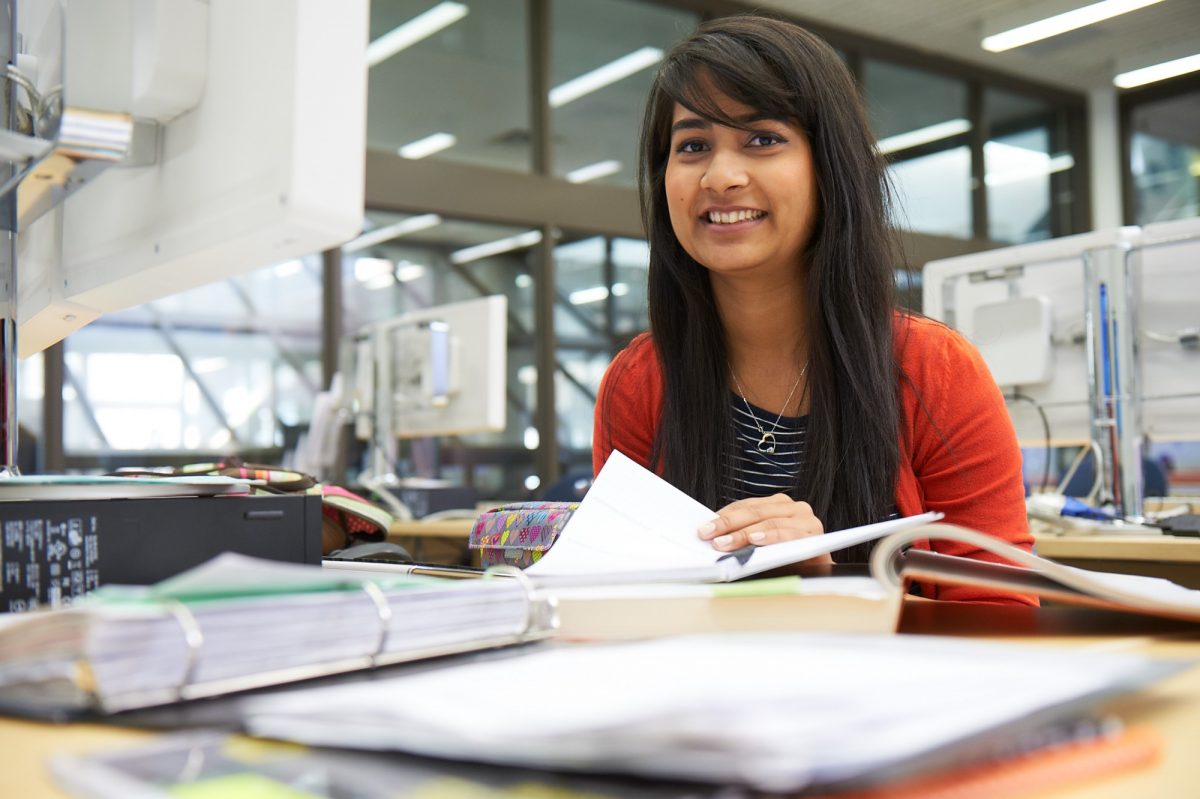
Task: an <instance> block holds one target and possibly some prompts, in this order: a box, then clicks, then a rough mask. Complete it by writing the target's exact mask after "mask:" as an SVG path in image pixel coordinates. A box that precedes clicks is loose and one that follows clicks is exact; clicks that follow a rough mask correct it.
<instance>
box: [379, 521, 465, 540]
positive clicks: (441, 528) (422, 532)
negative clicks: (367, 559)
mask: <svg viewBox="0 0 1200 799" xmlns="http://www.w3.org/2000/svg"><path fill="white" fill-rule="evenodd" d="M474 524H475V520H474V519H442V520H441V521H433V522H423V521H419V520H417V521H411V522H392V525H391V526H390V527H388V538H403V537H413V538H454V539H458V540H460V541H462V542H463V543H464V544H465V543H467V538H468V537H469V536H470V535H471V527H472V525H474Z"/></svg>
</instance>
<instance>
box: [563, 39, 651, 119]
mask: <svg viewBox="0 0 1200 799" xmlns="http://www.w3.org/2000/svg"><path fill="white" fill-rule="evenodd" d="M662 59H663V51H662V50H659V49H658V48H657V47H643V48H641V49H640V50H634V51H633V52H632V53H630V54H629V55H624V56H621V57H620V58H618V59H617V60H616V61H613V62H611V63H608V64H605V65H604V66H602V67H597V68H596V69H593V70H592V71H591V72H587V73H584V74H583V75H580V76H579V77H578V78H573V79H572V80H569V81H567V82H566V83H563V84H561V85H559V86H555V87H554V88H553V89H551V90H550V107H551V108H561V107H562V106H564V105H566V104H567V103H569V102H571V101H572V100H578V99H579V98H580V97H583V96H584V95H585V94H590V93H592V92H594V91H596V90H597V89H602V88H604V87H605V86H607V85H609V84H610V83H616V82H617V81H619V80H621V78H627V77H629V76H630V75H632V74H634V73H635V72H640V71H641V70H643V69H645V68H646V67H649V66H653V65H655V64H657V63H658V62H659V61H662Z"/></svg>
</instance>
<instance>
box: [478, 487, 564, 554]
mask: <svg viewBox="0 0 1200 799" xmlns="http://www.w3.org/2000/svg"><path fill="white" fill-rule="evenodd" d="M578 507H579V503H578V502H513V503H510V504H507V505H501V506H500V507H498V508H493V509H492V510H489V511H487V512H486V513H483V514H480V516H479V518H478V519H476V520H475V525H474V526H473V527H472V528H471V538H470V544H469V546H470V547H471V548H472V549H478V550H479V560H480V564H481V565H482V566H483V567H484V568H487V567H488V566H497V565H500V564H508V565H511V566H516V567H517V568H519V569H524V568H525V567H526V566H530V565H532V564H534V563H536V562H537V561H538V559H539V558H541V557H542V555H543V553H545V552H546V551H547V550H549V549H550V547H551V546H553V545H554V542H555V541H556V540H557V539H558V535H559V533H561V532H562V530H563V528H564V527H566V526H567V522H568V521H570V519H571V515H572V514H573V513H574V512H575V509H576V508H578Z"/></svg>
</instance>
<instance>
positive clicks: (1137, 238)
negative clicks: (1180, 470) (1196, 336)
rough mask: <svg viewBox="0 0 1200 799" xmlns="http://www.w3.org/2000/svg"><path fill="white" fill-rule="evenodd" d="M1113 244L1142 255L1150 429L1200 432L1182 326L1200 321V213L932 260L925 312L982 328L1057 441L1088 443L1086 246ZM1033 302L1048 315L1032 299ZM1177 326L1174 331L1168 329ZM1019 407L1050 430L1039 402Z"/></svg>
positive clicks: (992, 353) (1153, 433) (1016, 415)
mask: <svg viewBox="0 0 1200 799" xmlns="http://www.w3.org/2000/svg"><path fill="white" fill-rule="evenodd" d="M1113 247H1123V248H1128V249H1129V250H1130V257H1131V258H1132V259H1133V263H1134V265H1135V268H1134V274H1135V281H1136V285H1137V290H1138V293H1139V295H1140V298H1139V301H1138V303H1137V315H1138V327H1139V335H1138V350H1139V358H1140V361H1141V378H1140V384H1141V388H1142V391H1141V394H1142V400H1143V404H1142V415H1143V428H1144V432H1145V433H1146V434H1147V435H1149V436H1150V437H1151V438H1152V439H1155V440H1159V441H1185V440H1195V439H1198V438H1200V348H1195V347H1192V348H1187V347H1185V346H1184V345H1182V344H1181V343H1179V341H1178V338H1179V336H1178V335H1177V334H1179V333H1180V332H1184V331H1187V330H1188V329H1189V328H1190V329H1195V328H1196V327H1197V326H1198V325H1200V300H1198V299H1197V298H1200V268H1198V265H1200V220H1187V221H1185V222H1182V223H1169V224H1166V223H1165V224H1163V225H1152V226H1147V227H1146V228H1144V229H1143V228H1136V227H1125V228H1116V229H1112V230H1107V231H1097V232H1093V233H1085V234H1081V235H1078V236H1068V237H1064V238H1060V239H1052V240H1049V241H1044V242H1038V243H1035V244H1026V245H1019V246H1015V247H1006V248H1003V249H998V250H990V251H987V252H982V253H975V254H972V255H966V256H959V257H955V258H948V259H944V260H940V261H931V262H929V263H928V264H926V265H925V268H924V271H923V275H922V277H923V292H924V312H925V314H926V315H928V316H930V317H933V318H935V319H939V320H941V321H944V322H946V323H947V324H949V325H950V326H952V327H955V328H957V329H958V330H960V331H962V332H963V333H964V334H965V335H966V336H967V337H968V338H969V339H971V340H972V341H973V343H975V344H976V346H978V347H979V348H980V351H981V353H982V354H983V355H984V358H985V360H987V362H988V366H989V368H991V370H992V373H993V376H994V377H995V378H996V381H997V382H998V383H999V384H1000V385H1001V387H1002V388H1003V389H1005V393H1006V394H1009V395H1011V394H1013V393H1014V392H1019V393H1020V394H1022V395H1024V396H1026V397H1029V398H1030V399H1032V400H1033V401H1034V402H1035V403H1037V404H1038V405H1040V406H1041V408H1042V409H1043V410H1044V411H1045V413H1046V418H1047V421H1048V423H1049V426H1050V433H1051V438H1052V439H1053V441H1054V443H1056V444H1076V443H1085V442H1086V441H1088V439H1089V438H1090V431H1089V410H1088V385H1089V378H1088V368H1087V354H1086V350H1085V333H1086V327H1085V323H1084V296H1085V295H1084V292H1085V284H1084V258H1085V254H1086V253H1087V252H1088V251H1089V250H1096V249H1107V248H1113ZM1033 303H1036V304H1037V305H1038V307H1040V308H1043V309H1044V311H1043V312H1044V314H1045V319H1044V318H1043V317H1042V316H1041V315H1040V314H1038V313H1034V312H1033V311H1032V310H1031V309H1032V304H1033ZM1006 307H1007V308H1008V309H1009V310H1010V311H1011V312H1012V313H1010V314H1009V315H1008V316H1007V317H1005V315H1004V314H1003V313H1002V310H1003V309H1004V308H1006ZM1046 319H1048V321H1046ZM1005 321H1007V325H1005V324H1004V322H1005ZM1034 325H1040V327H1038V328H1036V329H1033V328H1034ZM1173 334H1174V337H1175V338H1176V341H1174V342H1173V343H1172V342H1167V341H1165V340H1163V339H1165V338H1170V337H1171V336H1172V335H1173ZM1046 364H1048V368H1046ZM1026 381H1027V382H1026ZM1009 411H1010V413H1011V414H1012V417H1013V421H1014V423H1015V425H1016V427H1017V432H1018V435H1019V436H1020V437H1021V439H1022V440H1023V441H1024V442H1025V443H1027V444H1030V445H1033V444H1041V443H1042V442H1043V440H1044V432H1043V427H1042V423H1041V419H1040V417H1039V415H1038V413H1037V410H1036V408H1035V406H1034V405H1033V404H1032V403H1027V402H1023V401H1016V402H1010V403H1009Z"/></svg>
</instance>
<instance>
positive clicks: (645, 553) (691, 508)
mask: <svg viewBox="0 0 1200 799" xmlns="http://www.w3.org/2000/svg"><path fill="white" fill-rule="evenodd" d="M716 516H717V514H716V513H714V512H713V511H712V510H710V509H708V508H706V507H705V506H704V505H702V504H701V503H699V502H697V501H696V500H694V499H692V498H691V497H689V496H688V495H687V494H685V493H683V492H682V491H680V490H679V489H677V488H675V487H674V486H672V485H671V484H670V483H668V482H666V481H665V480H663V479H662V478H660V477H659V476H658V475H656V474H654V473H653V472H651V471H649V470H647V469H644V468H642V467H641V466H639V465H638V464H636V463H634V462H633V461H632V460H630V459H629V458H628V457H626V456H625V455H623V454H621V453H620V452H617V451H615V450H614V451H613V453H612V455H610V456H609V458H608V461H607V462H606V463H605V464H604V468H602V469H601V470H600V474H598V475H597V476H596V480H595V482H594V483H593V484H592V487H591V488H589V489H588V492H587V495H586V496H585V497H584V498H583V501H582V502H581V503H580V505H579V508H578V509H577V510H576V511H575V513H574V515H573V516H572V517H571V521H570V522H568V523H567V526H566V527H565V528H563V531H562V533H561V534H560V535H559V537H558V540H557V541H555V542H554V546H553V547H551V548H550V550H549V551H548V552H547V553H546V554H545V555H543V556H542V558H541V559H540V560H538V561H537V562H536V563H534V564H533V565H532V566H529V567H528V568H527V569H525V574H526V575H528V576H529V577H530V578H531V579H532V580H533V581H534V583H535V584H536V585H539V586H556V585H586V584H605V583H645V582H708V583H715V582H729V581H731V580H737V579H740V578H742V577H749V576H751V575H755V574H761V573H762V572H765V571H769V570H771V569H777V568H779V567H781V566H788V565H790V564H793V563H800V562H801V561H805V560H808V559H809V558H815V557H817V556H819V555H825V554H828V553H830V552H836V551H837V550H840V549H845V548H846V547H852V546H855V545H856V544H861V543H864V542H866V541H873V540H875V539H877V538H881V537H883V536H885V535H888V534H889V533H893V532H896V531H898V530H904V529H907V528H910V527H917V526H920V525H923V524H929V523H930V522H934V521H937V520H938V519H940V518H941V517H942V514H940V513H923V514H920V515H919V516H910V517H906V518H902V519H891V520H888V521H884V522H878V523H876V524H868V525H864V526H862V527H853V528H850V529H846V530H838V531H835V532H829V533H826V534H825V535H819V536H812V537H810V538H801V539H796V540H794V541H784V542H781V543H778V544H769V545H767V546H761V547H747V548H746V549H744V550H740V551H738V552H732V553H726V552H720V551H718V550H716V549H713V547H712V544H711V543H710V542H708V541H704V540H702V539H701V538H700V537H699V536H698V535H697V533H696V528H698V527H699V526H700V525H701V524H703V523H704V522H707V521H711V520H713V519H715V518H716Z"/></svg>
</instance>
